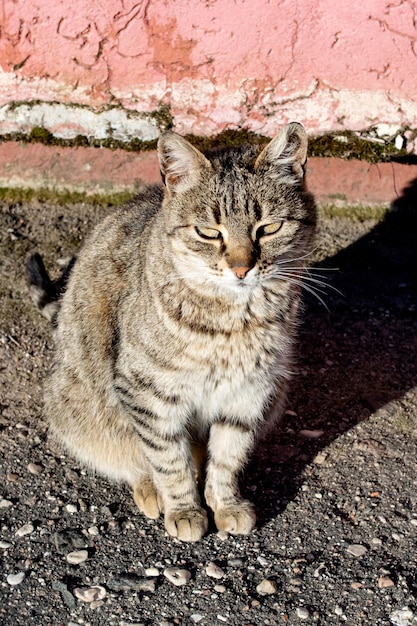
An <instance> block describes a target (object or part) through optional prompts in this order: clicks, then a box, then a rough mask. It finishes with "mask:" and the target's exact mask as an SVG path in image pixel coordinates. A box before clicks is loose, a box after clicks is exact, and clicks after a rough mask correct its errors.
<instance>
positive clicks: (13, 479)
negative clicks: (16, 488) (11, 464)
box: [6, 472, 19, 483]
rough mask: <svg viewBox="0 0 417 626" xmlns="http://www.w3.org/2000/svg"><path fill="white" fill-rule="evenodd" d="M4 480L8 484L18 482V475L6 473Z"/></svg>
mask: <svg viewBox="0 0 417 626" xmlns="http://www.w3.org/2000/svg"><path fill="white" fill-rule="evenodd" d="M6 480H7V481H8V482H9V483H15V482H17V481H18V480H19V474H15V473H14V472H7V474H6Z"/></svg>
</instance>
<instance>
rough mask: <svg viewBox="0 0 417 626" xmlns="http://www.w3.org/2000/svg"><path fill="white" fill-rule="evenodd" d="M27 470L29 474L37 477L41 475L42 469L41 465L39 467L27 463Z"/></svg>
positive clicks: (38, 464) (36, 464) (35, 464)
mask: <svg viewBox="0 0 417 626" xmlns="http://www.w3.org/2000/svg"><path fill="white" fill-rule="evenodd" d="M27 470H28V472H30V473H31V474H34V475H35V476H39V475H40V474H42V472H43V470H44V467H43V465H40V463H29V464H28V465H27Z"/></svg>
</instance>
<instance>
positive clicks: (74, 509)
mask: <svg viewBox="0 0 417 626" xmlns="http://www.w3.org/2000/svg"><path fill="white" fill-rule="evenodd" d="M65 509H66V510H67V511H68V513H71V514H72V513H77V511H78V508H77V505H75V504H67V505H66V507H65Z"/></svg>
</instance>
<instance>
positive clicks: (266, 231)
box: [256, 222, 283, 239]
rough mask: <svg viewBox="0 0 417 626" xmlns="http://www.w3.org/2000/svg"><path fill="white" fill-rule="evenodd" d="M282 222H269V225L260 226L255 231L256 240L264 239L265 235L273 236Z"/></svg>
mask: <svg viewBox="0 0 417 626" xmlns="http://www.w3.org/2000/svg"><path fill="white" fill-rule="evenodd" d="M282 224H283V222H271V224H262V226H259V228H257V230H256V238H257V239H260V238H261V237H266V236H267V235H275V234H276V233H277V232H278V231H279V230H280V229H281V227H282Z"/></svg>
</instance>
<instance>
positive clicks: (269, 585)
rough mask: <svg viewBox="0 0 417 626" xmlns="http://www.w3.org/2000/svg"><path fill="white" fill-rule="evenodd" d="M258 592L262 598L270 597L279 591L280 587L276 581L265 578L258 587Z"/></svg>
mask: <svg viewBox="0 0 417 626" xmlns="http://www.w3.org/2000/svg"><path fill="white" fill-rule="evenodd" d="M256 591H257V592H258V593H259V595H260V596H270V595H272V594H273V593H276V592H277V591H278V585H277V583H276V582H275V580H268V579H267V578H264V580H262V581H261V582H260V583H259V585H257V587H256Z"/></svg>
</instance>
